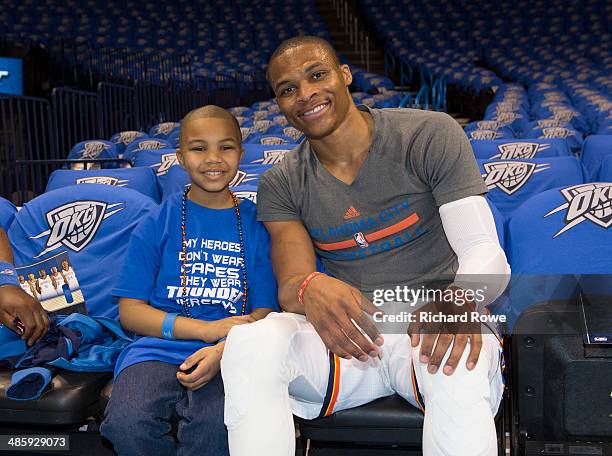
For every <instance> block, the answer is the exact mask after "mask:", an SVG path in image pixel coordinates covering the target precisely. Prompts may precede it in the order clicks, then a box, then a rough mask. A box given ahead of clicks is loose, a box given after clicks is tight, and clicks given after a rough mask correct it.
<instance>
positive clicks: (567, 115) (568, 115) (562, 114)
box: [551, 107, 576, 122]
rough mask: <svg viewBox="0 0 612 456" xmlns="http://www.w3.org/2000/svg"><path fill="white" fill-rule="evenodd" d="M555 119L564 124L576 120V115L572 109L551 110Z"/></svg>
mask: <svg viewBox="0 0 612 456" xmlns="http://www.w3.org/2000/svg"><path fill="white" fill-rule="evenodd" d="M551 111H552V112H553V115H554V117H555V119H557V120H560V121H562V122H569V121H570V120H572V119H573V118H574V116H575V115H576V113H575V112H574V111H572V110H571V109H563V108H554V107H553V108H551Z"/></svg>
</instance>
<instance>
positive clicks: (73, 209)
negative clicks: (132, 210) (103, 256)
mask: <svg viewBox="0 0 612 456" xmlns="http://www.w3.org/2000/svg"><path fill="white" fill-rule="evenodd" d="M124 204H125V203H115V204H107V203H104V202H102V201H90V200H86V201H74V202H72V203H68V204H64V205H63V206H59V207H57V208H55V209H52V210H50V211H49V212H47V214H46V218H47V223H48V224H49V229H48V230H46V231H43V232H42V233H40V234H37V235H36V236H32V237H30V239H39V238H41V237H44V236H49V238H48V239H47V243H46V245H45V249H44V250H43V251H42V252H40V253H39V254H38V255H36V256H35V258H38V257H41V256H43V255H45V254H46V253H48V252H51V251H52V250H55V249H57V248H59V247H60V246H62V245H64V246H65V247H67V248H69V249H70V250H72V251H74V252H79V251H81V250H82V249H83V248H85V247H86V246H87V245H88V244H89V243H90V242H91V240H92V239H93V238H94V237H95V235H96V233H97V232H98V228H100V224H101V223H102V221H103V220H106V219H107V218H109V217H111V216H112V215H115V214H116V213H117V212H119V211H122V210H123V209H124V207H125V206H123V207H121V206H122V205H124Z"/></svg>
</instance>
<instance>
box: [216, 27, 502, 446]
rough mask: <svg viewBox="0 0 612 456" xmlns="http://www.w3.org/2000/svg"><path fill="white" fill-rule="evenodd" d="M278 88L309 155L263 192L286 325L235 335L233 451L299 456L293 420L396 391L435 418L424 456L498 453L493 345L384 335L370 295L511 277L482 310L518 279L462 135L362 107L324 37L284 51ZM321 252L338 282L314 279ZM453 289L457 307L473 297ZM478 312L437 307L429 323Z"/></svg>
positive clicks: (427, 120)
mask: <svg viewBox="0 0 612 456" xmlns="http://www.w3.org/2000/svg"><path fill="white" fill-rule="evenodd" d="M268 79H269V82H270V84H271V86H272V88H273V90H274V92H275V94H276V96H277V102H278V105H279V107H280V109H281V111H282V112H283V113H284V114H285V116H286V117H287V120H288V121H289V123H290V124H291V125H293V126H294V127H295V128H297V129H298V130H300V131H302V132H303V133H304V135H305V136H306V141H303V142H302V143H301V144H300V145H299V146H298V147H297V150H294V151H292V152H290V153H288V154H287V156H286V157H285V160H284V161H283V162H282V163H281V164H280V165H278V166H276V167H274V168H272V169H271V170H270V171H268V172H267V173H266V174H265V175H264V176H263V177H262V180H261V182H260V187H259V193H258V199H259V203H258V218H259V219H260V220H262V221H264V222H265V225H266V228H267V229H268V231H269V232H270V235H271V240H272V250H271V255H272V261H273V266H274V271H275V274H276V278H277V281H278V286H279V301H280V303H281V307H282V308H283V310H285V311H286V312H285V313H282V314H271V315H270V316H268V318H266V319H264V320H262V321H260V322H257V323H254V324H252V325H245V326H244V327H242V328H234V329H232V331H231V332H230V334H229V336H228V339H227V343H226V349H225V352H224V356H223V360H222V373H223V379H224V385H225V392H226V405H225V406H226V414H225V422H226V425H227V427H228V431H229V442H230V452H231V453H232V455H236V456H243V455H247V454H248V455H258V456H259V455H266V456H288V455H292V454H293V452H294V451H295V450H294V445H295V440H294V434H293V432H294V431H293V420H292V412H293V413H294V414H296V415H298V416H301V417H303V418H308V419H311V418H316V417H317V416H326V415H329V414H330V413H333V412H335V411H338V410H342V409H347V408H351V407H356V406H358V405H362V404H365V403H367V402H370V401H372V400H374V399H376V398H378V397H383V396H388V395H391V394H393V393H394V392H397V393H398V394H400V395H401V396H402V397H403V398H404V399H406V400H407V401H409V402H410V403H411V404H413V405H415V406H421V408H423V406H424V411H425V423H424V429H423V453H424V454H425V455H450V454H458V455H470V456H474V455H493V454H497V445H496V435H495V425H494V421H493V416H494V414H495V413H496V411H497V408H498V406H499V402H500V400H501V394H502V391H503V386H502V379H501V373H500V370H501V369H500V367H501V366H500V364H501V362H500V347H499V344H498V342H497V339H496V338H495V336H494V335H493V334H490V333H489V334H481V331H480V325H479V324H467V325H463V326H459V325H456V324H447V325H445V326H435V325H434V326H431V325H424V324H420V323H419V320H417V321H416V322H413V323H412V324H411V326H410V328H409V332H410V336H409V335H408V334H406V332H405V330H404V331H403V333H400V332H399V331H386V333H385V334H384V335H382V334H380V331H379V330H378V329H377V327H376V326H375V325H374V324H373V323H372V320H371V319H370V318H369V316H368V314H375V313H376V311H377V310H378V309H376V308H375V307H374V306H373V305H372V304H371V303H370V302H369V301H368V299H367V297H368V296H375V295H376V294H377V292H378V291H380V290H385V289H387V290H390V289H393V288H394V287H395V286H404V285H405V286H411V287H415V286H418V284H419V282H421V283H422V282H423V281H424V280H425V279H424V277H425V276H432V277H441V276H443V275H445V274H450V275H451V276H454V275H455V273H456V274H457V277H459V275H461V276H462V277H464V276H466V275H480V274H483V273H488V274H498V275H497V276H487V278H483V280H485V281H486V286H484V287H483V289H486V290H488V291H487V292H486V293H485V294H486V296H483V299H482V300H481V301H482V302H480V305H484V304H487V303H488V302H491V301H492V300H493V299H495V298H496V297H497V296H498V295H499V294H500V293H501V292H502V291H503V289H504V288H505V286H506V284H507V280H508V274H509V266H508V264H507V261H506V258H505V255H504V253H503V250H501V248H500V246H499V242H498V240H497V236H496V232H495V225H494V222H493V218H492V215H491V212H490V209H489V207H488V205H487V203H486V201H485V199H484V198H483V197H482V194H484V193H486V187H485V186H484V182H483V181H482V178H481V177H480V175H479V173H478V168H477V166H476V163H475V160H474V157H473V155H472V152H471V149H470V146H469V143H468V141H467V139H466V137H465V135H464V134H463V131H462V130H461V128H460V127H459V126H458V125H457V124H456V122H455V121H454V120H452V119H451V118H450V117H448V116H447V115H445V114H441V113H429V112H424V111H415V110H385V111H380V110H370V109H367V108H365V107H361V108H359V109H358V108H357V107H356V106H355V105H354V103H353V101H352V98H351V96H350V94H349V92H348V86H349V85H350V84H351V81H352V76H351V73H350V70H349V68H348V66H346V65H340V64H339V62H338V59H337V57H336V55H335V53H334V50H333V49H332V48H331V47H330V45H329V44H328V43H327V42H325V41H323V40H321V39H319V38H314V37H298V38H293V39H290V40H288V41H286V42H284V43H283V44H281V46H280V47H279V48H278V49H277V50H276V51H275V53H274V54H273V55H272V57H271V59H270V62H269V67H268ZM315 253H316V254H318V255H319V256H320V258H321V260H322V262H323V266H324V267H325V269H326V270H327V271H328V274H316V272H315V270H316V269H315V268H316V256H315ZM456 282H457V280H456ZM444 291H445V292H446V291H448V293H450V296H451V297H452V298H453V299H455V297H457V298H458V297H459V295H460V292H461V291H462V289H461V288H460V287H459V286H458V284H457V283H454V284H453V285H452V286H449V287H448V289H447V290H444ZM456 301H457V302H458V299H456ZM468 301H470V300H468ZM472 301H473V300H472ZM421 304H422V303H421ZM472 304H473V302H471V301H470V302H469V305H470V308H472V307H471V306H472ZM405 307H407V309H408V310H409V311H410V310H412V309H411V308H410V307H409V306H408V305H405ZM466 307H467V306H466ZM464 309H465V307H462V308H460V307H458V306H457V305H455V304H453V303H452V301H451V304H450V305H444V304H442V303H436V302H432V303H430V304H427V306H426V307H423V308H422V309H420V312H423V313H425V312H426V311H429V313H433V312H436V313H442V314H444V315H452V314H463V313H465V311H464ZM247 326H248V327H247ZM393 332H395V333H393ZM328 350H329V351H328ZM328 353H329V356H328ZM416 384H418V388H417V387H416ZM421 397H422V399H423V400H421V399H420V398H421ZM423 402H424V403H423Z"/></svg>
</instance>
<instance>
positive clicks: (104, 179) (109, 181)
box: [76, 176, 128, 187]
mask: <svg viewBox="0 0 612 456" xmlns="http://www.w3.org/2000/svg"><path fill="white" fill-rule="evenodd" d="M76 183H77V184H102V185H113V186H115V187H125V186H126V185H127V183H128V181H127V180H121V179H117V178H116V177H110V176H93V177H82V178H80V179H77V180H76Z"/></svg>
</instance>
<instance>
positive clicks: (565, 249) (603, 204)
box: [506, 182, 612, 327]
mask: <svg viewBox="0 0 612 456" xmlns="http://www.w3.org/2000/svg"><path fill="white" fill-rule="evenodd" d="M611 202H612V183H606V182H600V183H585V184H578V185H573V186H569V187H562V188H557V189H552V190H547V191H545V192H543V193H540V194H539V195H535V196H534V197H532V198H530V199H528V200H527V201H526V202H525V203H523V205H522V206H521V207H519V208H518V209H516V210H515V211H514V212H513V214H512V217H511V218H510V220H509V222H508V224H507V237H506V254H507V256H508V261H509V263H510V267H511V269H512V279H511V282H510V287H509V296H510V306H511V310H510V312H511V314H510V315H509V316H508V318H509V323H510V327H512V325H513V324H514V322H515V321H516V319H517V318H518V316H519V315H520V314H521V312H523V311H524V310H525V309H527V308H529V307H531V306H532V305H534V304H536V303H539V302H543V301H550V300H572V299H575V297H576V292H577V291H578V283H579V278H580V276H583V275H597V274H612V262H611V261H610V254H609V252H610V251H612V236H610V231H609V229H610V227H612V208H611ZM610 288H612V287H610ZM611 291H612V290H611Z"/></svg>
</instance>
